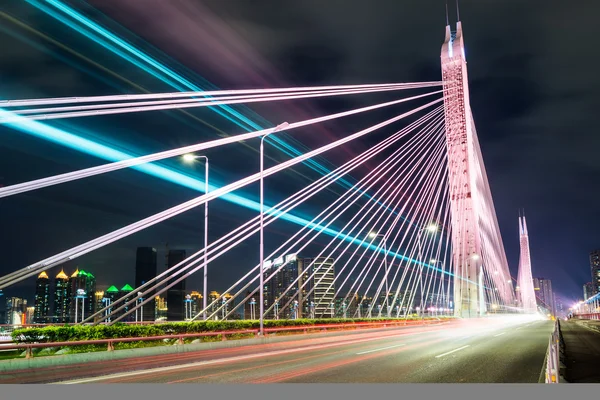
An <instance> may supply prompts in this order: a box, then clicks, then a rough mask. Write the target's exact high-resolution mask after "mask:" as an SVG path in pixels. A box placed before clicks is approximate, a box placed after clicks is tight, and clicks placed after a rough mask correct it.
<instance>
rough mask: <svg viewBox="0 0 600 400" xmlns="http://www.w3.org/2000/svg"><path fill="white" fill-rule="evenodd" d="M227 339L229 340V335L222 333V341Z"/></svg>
mask: <svg viewBox="0 0 600 400" xmlns="http://www.w3.org/2000/svg"><path fill="white" fill-rule="evenodd" d="M226 340H227V335H225V334H222V335H221V341H222V342H224V341H226Z"/></svg>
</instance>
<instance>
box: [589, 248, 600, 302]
mask: <svg viewBox="0 0 600 400" xmlns="http://www.w3.org/2000/svg"><path fill="white" fill-rule="evenodd" d="M590 269H591V272H592V286H593V292H592V295H595V294H598V293H600V250H594V251H592V252H591V253H590Z"/></svg>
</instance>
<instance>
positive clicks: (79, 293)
mask: <svg viewBox="0 0 600 400" xmlns="http://www.w3.org/2000/svg"><path fill="white" fill-rule="evenodd" d="M76 293H77V295H76V296H75V323H77V316H78V315H77V314H78V310H77V305H78V303H79V301H78V300H79V299H81V320H82V321H83V320H84V318H83V317H84V316H85V290H83V289H77V292H76Z"/></svg>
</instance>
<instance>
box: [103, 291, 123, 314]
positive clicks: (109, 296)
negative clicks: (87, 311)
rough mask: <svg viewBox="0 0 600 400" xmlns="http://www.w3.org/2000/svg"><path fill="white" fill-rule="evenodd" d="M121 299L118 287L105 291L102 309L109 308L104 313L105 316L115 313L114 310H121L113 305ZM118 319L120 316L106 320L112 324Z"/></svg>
mask: <svg viewBox="0 0 600 400" xmlns="http://www.w3.org/2000/svg"><path fill="white" fill-rule="evenodd" d="M119 298H120V296H119V289H117V287H116V286H114V285H112V286H110V287H109V288H108V289H106V290H105V291H104V297H103V298H102V308H105V307H109V308H108V309H107V310H106V311H105V312H104V316H108V315H110V314H111V313H112V312H113V310H116V309H117V308H119V305H118V304H117V305H116V307H115V306H113V303H114V302H116V301H117V300H119ZM116 317H118V315H114V316H111V317H109V318H107V319H104V320H105V321H108V322H110V321H112V320H114V319H115V318H116Z"/></svg>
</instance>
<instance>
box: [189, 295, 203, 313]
mask: <svg viewBox="0 0 600 400" xmlns="http://www.w3.org/2000/svg"><path fill="white" fill-rule="evenodd" d="M202 299H203V297H202V294H201V293H200V292H197V291H195V290H193V291H192V293H190V300H191V307H190V308H191V314H192V318H193V317H195V316H196V315H198V313H199V312H200V311H201V310H202ZM200 319H202V318H200Z"/></svg>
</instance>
